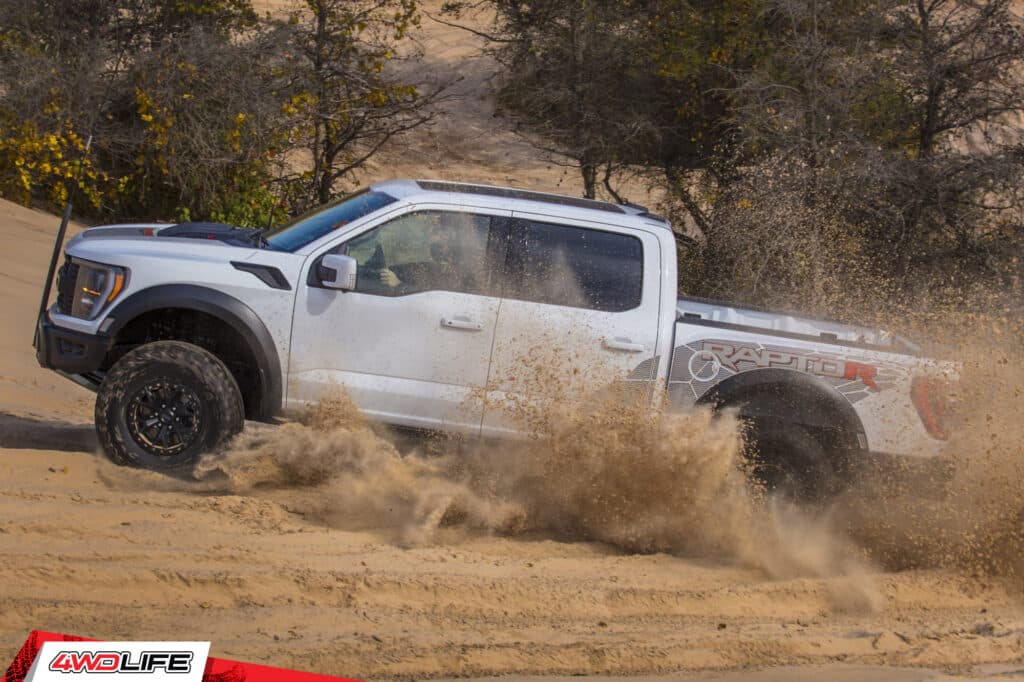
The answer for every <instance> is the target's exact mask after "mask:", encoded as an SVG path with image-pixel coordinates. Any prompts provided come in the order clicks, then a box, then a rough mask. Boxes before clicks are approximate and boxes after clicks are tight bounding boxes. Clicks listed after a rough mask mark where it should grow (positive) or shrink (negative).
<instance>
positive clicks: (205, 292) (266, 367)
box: [106, 284, 283, 419]
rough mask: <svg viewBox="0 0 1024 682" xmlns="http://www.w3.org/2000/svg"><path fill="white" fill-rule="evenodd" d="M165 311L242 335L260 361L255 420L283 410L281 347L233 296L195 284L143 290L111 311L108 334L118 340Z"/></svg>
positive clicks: (257, 360)
mask: <svg viewBox="0 0 1024 682" xmlns="http://www.w3.org/2000/svg"><path fill="white" fill-rule="evenodd" d="M164 308H178V309H183V310H195V311H198V312H202V313H207V314H209V315H212V316H214V317H216V318H218V319H220V320H222V321H223V322H226V323H227V324H228V326H230V327H231V328H232V329H234V330H235V331H236V332H238V334H239V335H240V336H241V337H242V339H244V340H245V342H246V343H247V344H248V346H249V349H250V350H251V351H252V354H253V356H254V357H255V358H256V365H257V367H256V369H257V371H258V372H259V375H260V386H261V389H262V395H261V396H260V402H259V408H258V410H257V413H256V415H254V416H256V417H258V418H259V419H269V418H270V417H272V416H274V415H275V414H276V413H278V412H279V411H280V410H281V402H282V392H283V389H282V377H281V361H280V358H279V357H278V354H277V345H276V344H275V343H274V339H273V337H272V336H271V335H270V332H269V331H267V327H266V325H264V324H263V321H262V320H261V319H260V317H259V315H257V314H256V313H255V312H253V310H252V308H250V307H249V306H247V305H246V304H244V303H242V302H241V301H239V300H238V299H237V298H234V297H233V296H229V295H228V294H225V293H223V292H221V291H217V290H215V289H210V288H208V287H201V286H196V285H192V284H164V285H159V286H155V287H150V288H148V289H143V290H141V291H138V292H136V293H134V294H132V295H130V296H128V298H126V299H124V300H123V301H121V302H120V303H118V304H117V305H115V306H114V307H113V308H112V309H111V311H110V312H109V313H108V314H107V317H108V318H112V319H113V323H112V324H111V325H110V327H109V329H107V331H106V333H107V334H109V335H110V337H111V338H116V337H117V335H118V333H119V332H120V331H121V330H122V329H123V328H124V327H125V326H126V325H127V324H128V323H129V322H131V321H132V320H134V319H135V318H137V317H138V316H139V315H142V314H144V313H148V312H152V311H154V310H161V309H164Z"/></svg>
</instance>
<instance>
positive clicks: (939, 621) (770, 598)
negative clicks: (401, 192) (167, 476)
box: [0, 3, 1024, 682]
mask: <svg viewBox="0 0 1024 682" xmlns="http://www.w3.org/2000/svg"><path fill="white" fill-rule="evenodd" d="M435 4H439V3H435ZM421 39H422V40H423V41H424V45H425V47H426V48H427V51H428V54H429V55H430V58H431V59H432V60H434V61H433V65H434V66H433V67H432V70H433V71H434V72H436V73H437V74H439V75H440V76H442V77H443V76H445V75H446V74H449V73H460V74H462V75H466V76H467V78H466V80H465V81H463V82H462V83H461V84H460V86H459V87H460V88H461V89H460V90H459V93H460V97H461V104H460V105H459V106H458V107H456V111H457V114H458V115H457V116H456V115H453V116H451V117H447V118H444V119H443V120H442V121H441V122H439V124H438V126H436V127H435V128H434V130H432V131H431V132H430V133H429V134H428V135H426V136H425V137H423V138H421V139H419V141H418V142H417V143H416V145H414V146H413V147H412V148H410V150H406V151H404V152H401V153H399V152H395V153H393V154H392V156H391V157H389V158H390V159H391V161H392V162H393V163H391V165H387V163H386V162H387V159H383V160H381V162H379V163H378V164H377V165H376V166H375V167H374V169H372V173H373V174H375V175H379V176H380V177H384V176H408V175H414V176H415V175H418V176H423V175H433V176H441V177H457V178H459V179H476V180H486V181H499V182H515V184H523V185H527V186H537V187H545V188H548V189H562V190H563V191H569V192H572V191H574V190H575V188H576V187H577V183H578V181H577V180H576V178H575V177H571V178H563V175H562V169H560V168H558V167H556V166H553V165H551V164H549V163H547V162H546V161H545V160H544V159H543V158H542V157H541V156H540V155H539V154H538V153H536V151H535V150H533V149H532V148H531V147H529V145H528V144H526V143H525V142H523V141H522V140H520V139H518V138H517V137H516V136H515V133H514V132H513V131H512V129H511V127H510V125H508V124H507V122H502V121H500V120H498V119H493V117H492V116H491V105H490V100H489V99H488V97H489V95H488V94H487V90H486V87H485V86H486V83H487V80H488V76H487V69H486V68H484V67H486V62H485V61H483V62H481V61H480V60H481V59H483V58H479V57H474V56H473V55H474V52H473V50H474V44H473V43H472V40H471V39H467V38H466V37H465V36H461V37H460V36H459V35H456V34H454V33H452V32H451V31H450V30H449V29H441V28H440V27H438V26H436V25H431V24H430V22H429V20H426V21H425V28H424V33H423V35H422V36H421ZM467 41H468V42H467ZM474 60H476V62H474ZM481 65H482V66H481ZM484 139H486V140H487V141H488V144H484V143H483V142H482V140H484ZM496 142H500V143H501V144H496ZM370 179H372V178H370ZM57 223H58V219H57V218H55V217H53V216H50V215H46V214H43V213H38V212H34V211H30V210H27V209H23V208H20V207H16V206H13V205H11V204H9V203H3V202H0V234H2V235H3V237H4V244H5V251H4V262H5V265H4V267H3V268H2V271H0V309H2V310H3V325H2V326H0V658H7V659H10V657H12V656H13V654H14V652H15V651H16V649H17V648H18V647H19V646H20V644H21V643H22V641H23V640H24V638H25V636H26V634H27V633H28V631H29V630H30V629H33V628H41V629H46V630H55V631H62V632H68V633H74V634H77V635H82V636H87V637H95V638H104V639H147V638H148V639H182V640H189V639H197V640H207V639H208V640H211V641H212V642H213V645H212V649H211V653H212V654H213V655H215V656H222V657H228V658H235V659H240V660H246V661H252V662H260V663H268V664H272V665H277V666H284V667H294V668H298V669H302V670H310V671H318V672H324V673H333V674H339V675H348V676H356V677H364V678H380V679H384V678H392V679H393V678H402V679H415V678H426V677H435V678H451V677H465V676H477V677H478V676H496V675H514V676H522V675H566V676H575V675H581V674H583V675H627V674H628V675H635V674H644V675H666V674H670V675H668V676H666V677H657V678H652V679H657V680H659V681H660V680H674V679H679V677H680V676H681V675H683V676H690V675H695V676H697V677H699V678H700V679H732V677H733V676H734V675H736V674H738V673H742V674H743V678H744V679H748V680H763V681H765V682H768V681H770V680H782V679H787V680H788V679H820V678H823V677H827V678H829V679H836V680H850V681H851V682H852V681H853V680H859V679H893V680H939V679H948V678H947V677H946V676H947V675H970V676H994V677H998V678H1000V679H1001V678H1005V677H1014V676H1020V675H1021V674H1022V673H1021V670H1020V668H1021V666H1022V664H1024V646H1022V645H1024V610H1022V608H1021V602H1020V598H1019V594H1020V591H1019V590H1015V589H1013V586H1012V585H1011V586H1010V588H1009V591H1007V588H1006V586H1005V583H1002V582H997V581H990V580H985V579H980V578H977V577H976V576H972V575H970V573H969V572H964V571H955V572H954V571H947V570H920V569H919V570H904V571H899V572H896V571H886V570H883V569H881V568H877V567H872V565H871V564H869V563H865V564H864V565H863V567H862V570H860V572H858V573H857V575H856V577H855V578H856V579H855V580H851V576H850V575H849V574H848V573H841V574H836V575H831V574H830V573H829V572H828V571H800V570H795V571H790V572H788V573H783V574H780V573H778V572H773V571H770V570H766V569H765V568H764V567H763V566H760V565H758V562H756V561H750V560H746V561H735V560H729V559H727V558H720V559H709V558H706V557H704V556H703V555H699V554H694V553H692V552H687V551H679V552H675V553H671V554H670V553H659V552H645V553H636V552H630V551H627V550H625V549H622V548H621V547H622V545H621V544H605V543H599V542H593V541H583V540H580V539H578V538H573V537H572V536H566V535H565V534H560V535H554V534H552V533H547V532H543V531H540V530H535V531H531V532H521V533H517V534H508V533H502V532H498V531H496V530H494V529H493V528H492V529H491V530H487V529H474V528H473V527H467V526H464V525H458V524H456V525H454V526H451V527H442V528H439V529H436V530H435V532H432V533H430V534H429V535H427V536H425V537H418V538H416V539H415V540H411V539H410V538H409V537H407V536H398V535H396V533H395V523H394V519H393V518H390V517H389V516H388V512H389V511H392V510H391V509H389V508H387V504H386V503H384V504H383V506H382V505H381V503H380V502H379V501H375V499H374V496H375V490H374V489H373V488H372V487H370V488H369V489H367V486H365V485H364V486H363V487H362V488H358V487H352V486H349V487H348V488H342V489H340V492H338V491H337V490H336V491H335V492H338V494H339V495H343V496H348V497H349V499H350V500H352V501H353V504H354V505H355V507H359V506H360V505H362V506H366V507H373V513H372V514H368V515H360V514H359V513H357V512H358V511H359V510H358V509H354V513H350V514H342V515H339V514H333V515H330V516H324V515H322V514H315V513H310V510H309V506H310V500H311V499H313V498H315V497H316V496H317V495H323V494H324V491H323V490H319V491H314V490H312V489H311V488H304V487H303V486H301V485H291V486H277V487H276V488H275V489H274V490H272V491H269V492H268V491H266V490H264V489H263V488H262V487H261V486H260V485H254V486H248V487H246V486H242V487H237V488H231V487H228V488H220V489H218V488H216V487H205V488H204V487H195V486H192V487H190V486H184V485H180V484H178V483H176V482H173V481H167V480H161V479H160V477H152V476H149V477H147V476H137V477H136V476H132V475H126V474H124V473H123V472H122V471H120V470H115V469H114V468H113V467H112V466H110V465H108V464H107V463H106V462H105V461H104V460H103V459H102V458H101V456H99V455H98V454H96V447H95V440H94V437H93V435H92V428H91V425H90V420H91V410H92V396H91V394H89V393H88V392H86V391H85V390H83V389H81V388H79V387H77V386H75V385H73V384H71V383H70V382H67V381H66V380H64V379H61V378H60V377H57V376H56V375H54V374H52V373H49V372H46V371H43V370H41V369H39V368H38V367H37V365H36V362H35V359H34V356H33V352H32V349H31V346H30V342H31V336H32V330H33V323H34V319H35V313H36V307H37V305H38V298H37V297H38V295H39V287H40V283H41V280H42V278H43V274H44V272H45V268H46V264H47V260H48V257H49V248H50V245H51V240H52V238H53V235H54V233H55V231H56V226H57ZM416 480H418V479H415V478H414V479H413V483H415V481H416ZM327 492H328V493H330V492H331V490H330V489H329V490H328V491H327ZM371 501H373V503H372V504H371ZM350 511H352V510H350ZM396 513H397V512H396ZM367 519H369V521H368V520H367ZM726 522H727V521H726V520H725V519H723V520H722V523H723V524H724V523H726ZM712 523H713V520H712ZM789 542H790V543H794V540H793V538H790V540H789ZM812 542H813V540H812V539H811V538H810V537H808V538H807V539H806V543H807V544H808V545H810V544H811V543H812ZM800 543H801V539H800V538H799V537H797V538H796V540H795V545H793V546H790V547H789V548H788V550H787V551H789V552H793V551H795V550H794V546H795V548H796V550H799V548H800ZM766 551H767V550H766ZM865 595H867V596H865ZM874 666H884V667H882V668H878V667H874ZM993 666H995V667H993ZM502 679H520V678H519V677H504V678H502ZM550 679H552V680H555V679H558V680H561V679H562V678H550Z"/></svg>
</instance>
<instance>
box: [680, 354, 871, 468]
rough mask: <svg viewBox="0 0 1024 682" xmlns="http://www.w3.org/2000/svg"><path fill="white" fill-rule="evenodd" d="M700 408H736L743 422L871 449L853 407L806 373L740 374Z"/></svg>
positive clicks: (768, 370) (714, 389)
mask: <svg viewBox="0 0 1024 682" xmlns="http://www.w3.org/2000/svg"><path fill="white" fill-rule="evenodd" d="M697 404H699V405H708V406H711V407H713V408H715V409H721V408H728V407H735V408H738V409H739V414H740V417H741V418H747V419H754V420H757V419H771V420H777V421H779V422H782V423H791V424H799V425H800V426H804V427H808V428H811V429H814V430H815V431H822V430H826V431H831V432H838V435H839V438H840V441H841V443H840V444H841V445H842V446H844V448H845V449H866V448H867V436H866V433H865V430H864V424H863V422H862V421H861V419H860V416H859V415H858V414H857V412H856V410H854V409H853V406H852V405H851V404H850V403H849V402H848V401H847V400H846V399H845V398H843V396H842V395H840V394H839V392H838V391H836V390H835V388H833V387H832V386H830V385H828V384H827V383H825V382H824V381H823V380H822V379H821V378H820V377H815V376H811V375H808V374H805V373H803V372H797V371H794V370H786V369H779V368H766V369H755V370H750V371H748V372H741V373H739V374H736V375H733V376H731V377H729V378H728V379H725V380H724V381H722V382H720V383H718V384H716V385H715V386H714V387H712V388H711V389H710V390H709V391H708V392H707V393H705V394H704V395H703V396H701V398H700V399H699V400H698V401H697Z"/></svg>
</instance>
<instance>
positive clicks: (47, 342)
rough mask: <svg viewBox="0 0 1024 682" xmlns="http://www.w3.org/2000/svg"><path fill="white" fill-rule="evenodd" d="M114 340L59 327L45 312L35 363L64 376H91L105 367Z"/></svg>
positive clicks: (39, 322)
mask: <svg viewBox="0 0 1024 682" xmlns="http://www.w3.org/2000/svg"><path fill="white" fill-rule="evenodd" d="M112 343H113V339H111V338H109V337H107V336H98V335H94V334H83V333H81V332H76V331H72V330H70V329H65V328H64V327H58V326H57V325H55V324H53V322H51V321H50V319H49V316H48V315H47V313H46V312H44V313H43V314H41V315H40V316H39V320H38V321H37V323H36V336H35V340H34V341H33V345H34V346H35V348H36V360H37V361H38V362H39V365H40V366H41V367H45V368H47V369H52V370H55V371H57V372H60V373H62V374H89V373H92V372H95V371H97V370H99V369H100V367H102V365H103V362H104V360H105V359H106V357H107V351H109V350H110V347H111V345H112Z"/></svg>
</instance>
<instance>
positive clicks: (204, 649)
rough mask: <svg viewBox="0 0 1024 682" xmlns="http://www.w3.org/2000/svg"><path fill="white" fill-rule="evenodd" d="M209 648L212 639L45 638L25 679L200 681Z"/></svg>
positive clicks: (44, 681) (40, 680)
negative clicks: (207, 640) (118, 678)
mask: <svg viewBox="0 0 1024 682" xmlns="http://www.w3.org/2000/svg"><path fill="white" fill-rule="evenodd" d="M209 650H210V643H209V642H46V643H44V644H43V647H42V649H41V650H40V652H39V655H38V656H37V657H36V660H35V662H34V664H33V666H32V670H31V671H30V672H29V674H28V676H26V678H25V679H26V682H29V681H39V682H51V681H52V680H65V681H67V680H76V679H81V678H86V679H88V678H97V677H101V678H103V679H109V678H110V677H111V676H114V677H119V676H128V677H133V678H135V679H145V680H147V682H149V681H160V682H163V681H166V680H173V681H174V682H200V680H202V677H203V669H204V667H205V665H206V659H207V655H208V654H209Z"/></svg>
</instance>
